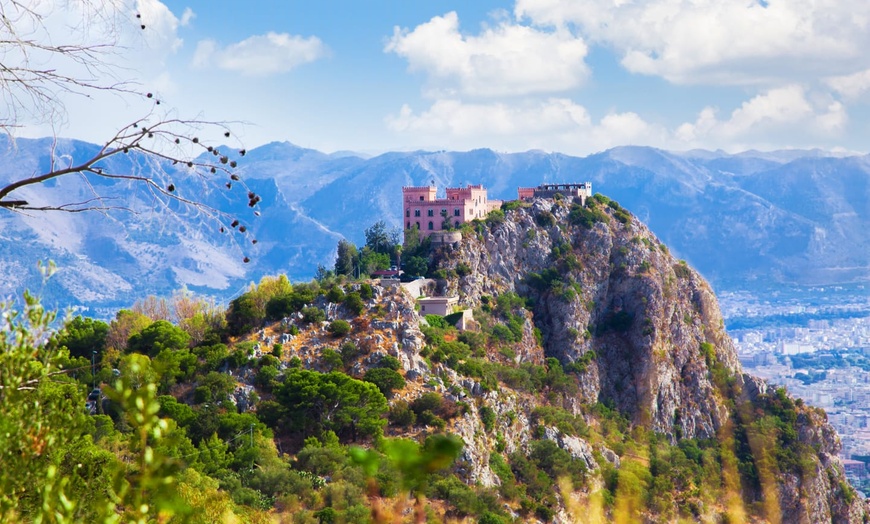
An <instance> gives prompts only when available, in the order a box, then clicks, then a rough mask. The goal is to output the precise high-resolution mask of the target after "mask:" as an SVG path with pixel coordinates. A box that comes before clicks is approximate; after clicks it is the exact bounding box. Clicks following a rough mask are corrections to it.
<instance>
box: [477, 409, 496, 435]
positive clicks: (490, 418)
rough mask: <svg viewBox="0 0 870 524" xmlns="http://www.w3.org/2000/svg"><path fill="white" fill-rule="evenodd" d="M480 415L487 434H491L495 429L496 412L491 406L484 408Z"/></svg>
mask: <svg viewBox="0 0 870 524" xmlns="http://www.w3.org/2000/svg"><path fill="white" fill-rule="evenodd" d="M478 413H480V421H481V422H483V427H484V429H486V431H487V433H489V432H491V431H492V430H493V429H494V428H495V420H496V416H495V411H493V409H492V408H491V407H489V406H482V407H481V408H480V410H479V411H478Z"/></svg>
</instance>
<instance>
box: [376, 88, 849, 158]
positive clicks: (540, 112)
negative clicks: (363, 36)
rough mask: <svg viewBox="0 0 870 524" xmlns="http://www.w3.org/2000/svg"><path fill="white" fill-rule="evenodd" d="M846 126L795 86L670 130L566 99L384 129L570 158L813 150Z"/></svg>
mask: <svg viewBox="0 0 870 524" xmlns="http://www.w3.org/2000/svg"><path fill="white" fill-rule="evenodd" d="M847 122H848V116H847V114H846V110H845V107H844V106H843V104H841V103H840V102H838V101H836V100H833V99H832V98H831V97H829V96H827V95H824V94H822V93H815V92H807V91H806V90H805V89H804V88H803V87H801V86H799V85H790V86H786V87H783V88H777V89H771V90H768V91H766V92H764V93H762V94H759V95H757V96H754V97H752V98H750V99H749V100H746V101H745V102H743V103H742V104H741V105H740V106H738V107H736V108H735V109H733V110H732V111H731V112H730V113H729V114H728V115H727V118H724V119H720V118H719V117H718V110H717V109H716V108H713V107H706V108H704V109H703V110H701V111H700V112H699V114H698V116H697V118H696V120H695V121H694V122H686V123H683V124H681V125H678V126H676V127H675V128H672V129H669V128H667V127H666V126H663V125H661V124H658V123H655V122H650V121H647V120H646V119H645V118H644V117H643V116H641V115H639V114H637V113H635V112H631V111H623V112H617V111H612V112H610V113H608V114H606V115H604V116H603V117H601V118H600V119H598V120H595V119H594V118H593V117H592V116H591V115H590V114H589V112H588V111H587V110H586V108H585V107H583V106H582V105H579V104H577V103H575V102H574V101H572V100H569V99H565V98H549V99H546V100H524V101H521V102H513V103H502V102H479V103H468V102H464V101H462V100H459V99H444V100H436V101H434V102H433V103H432V104H431V106H430V107H429V108H428V109H425V110H423V111H420V112H415V111H414V110H412V109H411V108H410V107H409V106H408V105H404V106H402V108H401V110H400V111H399V112H398V113H396V114H393V115H390V116H388V117H387V119H386V124H387V127H388V128H389V129H390V130H391V131H393V132H394V133H396V134H397V135H398V136H400V137H401V139H402V140H403V141H405V142H406V143H407V145H408V147H437V148H444V147H447V148H455V149H473V148H477V147H490V148H493V149H496V150H506V151H523V150H528V149H543V150H547V151H562V152H565V153H569V154H589V153H593V152H596V151H600V150H603V149H607V148H611V147H616V146H620V145H629V144H633V145H647V146H653V147H661V148H665V149H672V150H685V149H692V148H706V149H725V150H728V151H740V150H744V149H748V148H752V147H757V148H782V147H817V146H818V145H820V144H822V143H825V141H826V140H828V139H830V137H832V136H834V137H835V136H837V135H838V134H839V133H840V132H841V131H842V130H843V129H844V127H845V126H846V124H847Z"/></svg>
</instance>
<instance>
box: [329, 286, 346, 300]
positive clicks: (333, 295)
mask: <svg viewBox="0 0 870 524" xmlns="http://www.w3.org/2000/svg"><path fill="white" fill-rule="evenodd" d="M326 299H327V300H329V301H330V302H332V303H333V304H341V302H342V301H343V300H344V290H343V289H341V287H340V286H337V285H336V286H332V288H330V290H329V292H327V293H326Z"/></svg>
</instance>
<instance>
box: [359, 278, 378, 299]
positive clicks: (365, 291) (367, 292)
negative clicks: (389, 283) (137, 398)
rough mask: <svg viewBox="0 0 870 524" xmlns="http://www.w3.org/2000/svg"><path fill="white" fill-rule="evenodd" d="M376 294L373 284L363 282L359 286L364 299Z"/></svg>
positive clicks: (360, 294) (361, 296)
mask: <svg viewBox="0 0 870 524" xmlns="http://www.w3.org/2000/svg"><path fill="white" fill-rule="evenodd" d="M374 295H375V290H374V289H373V288H372V286H371V284H369V283H368V282H363V284H362V285H360V287H359V296H360V298H362V299H363V300H371V299H372V297H373V296H374Z"/></svg>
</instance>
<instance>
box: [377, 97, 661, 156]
mask: <svg viewBox="0 0 870 524" xmlns="http://www.w3.org/2000/svg"><path fill="white" fill-rule="evenodd" d="M386 121H387V125H388V127H389V128H390V129H391V130H392V131H394V132H396V133H399V134H401V135H403V136H404V137H405V138H406V139H408V140H412V141H415V142H416V145H420V146H426V145H427V144H429V143H439V144H444V145H446V146H448V147H453V148H457V149H470V148H473V147H481V146H485V147H491V148H494V149H499V150H513V151H516V150H527V149H544V150H548V151H563V152H567V153H575V154H587V153H591V152H595V151H599V150H602V149H606V148H608V147H614V146H617V145H624V144H634V143H638V144H640V143H642V144H652V145H659V146H663V145H665V143H666V137H667V132H666V130H664V129H663V128H661V127H658V126H655V125H652V124H650V123H648V122H645V121H644V120H643V119H642V118H641V117H640V116H639V115H637V114H635V113H631V112H628V113H611V114H608V115H606V116H604V117H603V118H602V119H601V120H600V121H598V122H594V121H593V119H592V118H591V117H590V115H589V112H588V111H587V110H586V108H585V107H583V106H581V105H578V104H576V103H575V102H573V101H571V100H568V99H565V98H549V99H547V100H543V101H530V102H524V103H512V104H505V103H500V102H489V103H466V102H462V101H461V100H456V99H449V100H438V101H436V102H434V103H433V104H432V105H431V106H430V107H429V109H427V110H425V111H422V112H419V113H416V112H414V111H413V110H412V109H411V108H410V107H409V106H407V105H405V106H403V107H402V108H401V110H400V111H399V112H398V114H395V115H390V116H389V117H387V119H386Z"/></svg>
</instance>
